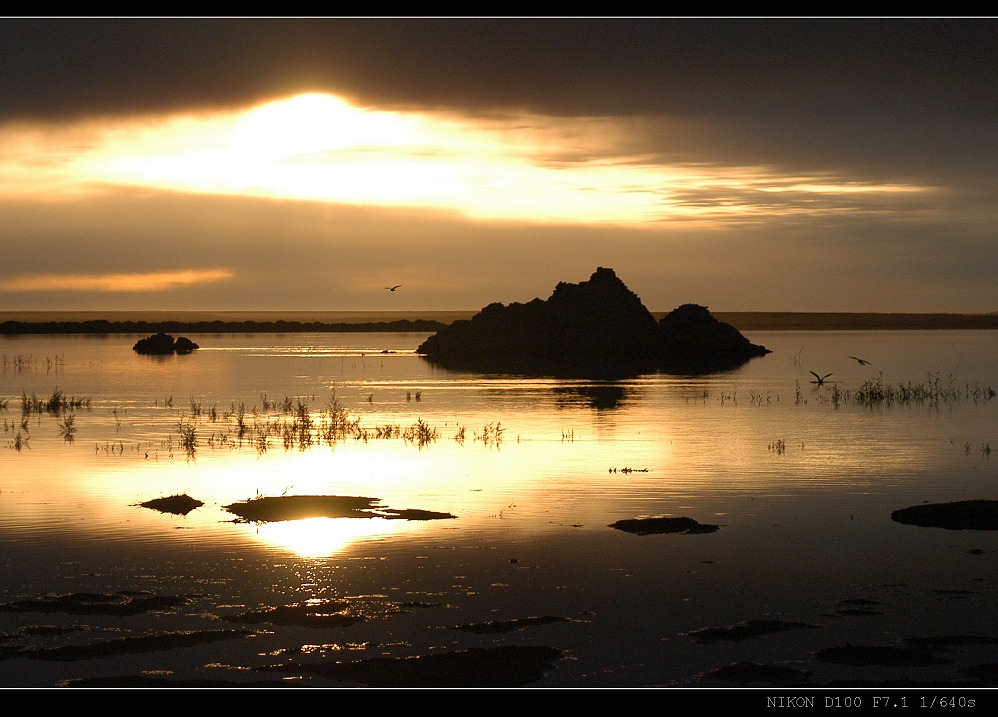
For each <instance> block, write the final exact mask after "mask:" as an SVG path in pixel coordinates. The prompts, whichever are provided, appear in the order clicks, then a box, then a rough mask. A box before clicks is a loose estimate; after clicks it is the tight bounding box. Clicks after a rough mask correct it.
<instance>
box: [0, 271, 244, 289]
mask: <svg viewBox="0 0 998 717" xmlns="http://www.w3.org/2000/svg"><path fill="white" fill-rule="evenodd" d="M234 276H235V274H234V273H233V272H231V271H229V270H228V269H191V270H186V271H165V272H148V273H133V274H29V275H21V276H15V277H13V278H11V279H0V291H99V292H122V293H127V292H148V291H164V290H167V289H172V288H175V287H178V286H188V285H191V284H200V283H207V282H215V281H225V280H227V279H231V278H233V277H234Z"/></svg>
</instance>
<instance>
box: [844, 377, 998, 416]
mask: <svg viewBox="0 0 998 717" xmlns="http://www.w3.org/2000/svg"><path fill="white" fill-rule="evenodd" d="M836 389H837V387H836ZM995 395H996V394H995V391H994V389H992V388H991V387H990V386H989V387H987V388H983V387H981V386H979V385H977V384H975V385H974V388H971V387H970V385H969V384H966V385H965V387H964V389H962V390H961V389H960V388H959V387H958V386H957V385H956V379H955V378H954V377H953V376H952V375H949V376H948V377H947V378H946V380H943V378H942V376H940V374H939V373H938V372H936V373H930V374H928V375H927V378H926V380H925V381H923V382H921V383H912V382H910V381H909V382H907V383H901V382H898V383H893V384H892V383H888V382H885V381H884V378H883V372H881V373H880V374H878V375H877V376H876V377H875V378H872V379H868V380H867V381H865V382H863V384H862V385H861V386H860V387H859V388H858V389H856V390H855V391H852V392H850V391H848V390H847V391H843V392H842V399H843V400H845V401H852V402H854V403H857V404H859V405H861V406H865V407H867V408H874V407H886V406H891V405H895V404H897V405H902V406H910V405H928V406H939V405H940V404H944V403H951V402H956V401H961V400H972V401H974V402H975V403H982V402H987V401H990V400H991V399H993V398H994V397H995Z"/></svg>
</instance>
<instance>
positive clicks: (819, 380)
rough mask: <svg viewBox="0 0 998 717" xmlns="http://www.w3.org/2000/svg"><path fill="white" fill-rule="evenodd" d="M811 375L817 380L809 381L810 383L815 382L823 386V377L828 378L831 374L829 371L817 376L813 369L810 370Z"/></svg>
mask: <svg viewBox="0 0 998 717" xmlns="http://www.w3.org/2000/svg"><path fill="white" fill-rule="evenodd" d="M811 375H812V376H814V377H815V379H817V380H815V381H811V383H816V384H818V385H819V386H824V385H825V379H826V378H828V377H829V376H831V375H832V374H830V373H826V374H825V375H824V376H819V375H818V374H816V373H815V372H814V371H812V372H811Z"/></svg>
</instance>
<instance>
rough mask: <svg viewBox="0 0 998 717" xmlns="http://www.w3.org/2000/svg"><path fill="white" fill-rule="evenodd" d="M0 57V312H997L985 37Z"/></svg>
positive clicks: (810, 31)
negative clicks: (622, 297)
mask: <svg viewBox="0 0 998 717" xmlns="http://www.w3.org/2000/svg"><path fill="white" fill-rule="evenodd" d="M0 37H2V42H0V97H2V98H3V101H2V102H0V213H2V216H3V218H4V220H3V222H0V249H2V260H0V312H2V311H29V310H84V311H95V312H96V311H118V310H157V311H162V310H184V311H192V310H206V311H235V310H247V311H322V310H330V311H364V310H372V311H374V310H379V311H382V310H389V311H390V310H397V311H407V312H409V311H420V310H425V311H438V310H477V309H480V308H482V307H483V306H485V305H487V304H489V303H492V302H495V301H499V302H502V303H510V302H513V301H529V300H531V299H533V298H535V297H540V298H547V297H548V296H549V295H550V294H551V292H552V291H553V289H554V287H555V285H556V284H557V283H558V282H560V281H567V282H573V283H575V282H579V281H584V280H586V279H587V278H588V277H589V276H590V275H591V274H592V273H593V272H594V271H595V269H596V268H597V267H600V266H602V267H610V268H613V269H614V270H615V271H616V273H617V275H618V276H619V277H620V278H621V279H622V280H623V281H624V283H626V284H627V286H628V287H629V288H630V289H631V290H632V291H634V292H635V293H636V294H637V295H638V296H639V297H641V299H642V301H643V302H644V303H645V305H646V306H647V307H648V308H649V309H650V310H652V311H668V310H671V309H673V308H675V307H677V306H679V305H681V304H685V303H697V304H701V305H703V306H707V307H708V308H709V309H711V310H712V311H877V312H969V313H977V312H993V311H998V280H996V276H998V20H996V19H990V18H852V19H847V18H824V19H820V18H818V19H815V18H807V19H794V18H765V19H763V18H757V19H749V18H606V17H604V18H484V19H479V18H474V19H472V18H395V19H391V18H389V19H381V18H378V19H370V18H159V19H145V18H65V19H48V18H43V19H37V18H17V17H8V18H3V19H0ZM395 285H400V286H399V288H398V289H397V290H396V291H389V290H388V289H387V288H386V287H391V286H395Z"/></svg>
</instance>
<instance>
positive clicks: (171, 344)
mask: <svg viewBox="0 0 998 717" xmlns="http://www.w3.org/2000/svg"><path fill="white" fill-rule="evenodd" d="M197 348H199V346H198V345H197V344H196V343H194V342H193V341H191V340H190V339H189V338H187V337H186V336H180V337H178V338H176V339H174V338H173V337H172V336H171V335H170V334H166V333H163V332H160V333H158V334H153V335H152V336H147V337H146V338H144V339H139V340H138V341H136V342H135V345H134V346H133V347H132V349H134V350H135V351H136V352H138V353H140V354H146V355H150V356H168V355H170V354H189V353H191V352H192V351H194V350H195V349H197Z"/></svg>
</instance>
